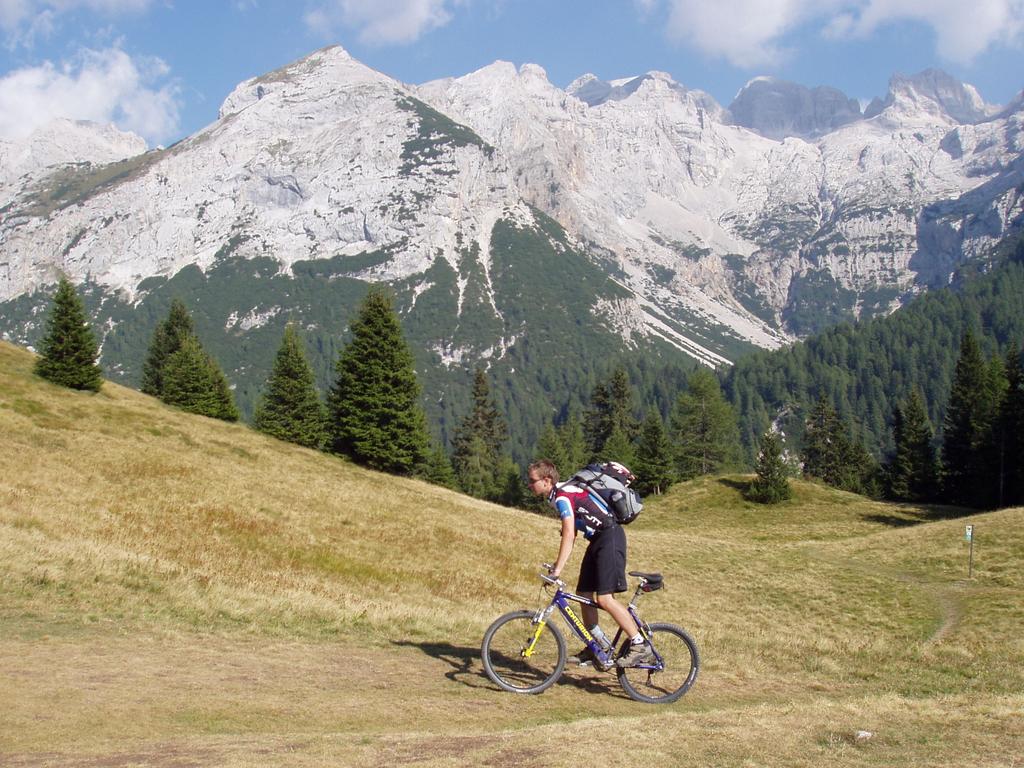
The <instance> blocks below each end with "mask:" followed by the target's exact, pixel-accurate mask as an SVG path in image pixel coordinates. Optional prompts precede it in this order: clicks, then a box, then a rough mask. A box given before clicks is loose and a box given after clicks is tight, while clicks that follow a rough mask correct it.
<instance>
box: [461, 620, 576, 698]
mask: <svg viewBox="0 0 1024 768" xmlns="http://www.w3.org/2000/svg"><path fill="white" fill-rule="evenodd" d="M535 618H536V614H534V613H533V612H531V611H514V612H513V613H506V614H505V615H504V616H502V617H500V618H498V619H497V620H496V621H495V622H494V623H493V624H491V626H490V627H488V628H487V632H486V633H484V642H483V646H482V647H481V649H480V651H481V656H482V658H483V662H484V671H485V672H486V673H487V676H488V677H489V678H490V679H491V680H492V681H494V683H496V684H497V685H498V686H499V687H501V688H503V689H504V690H506V691H510V692H511V693H540V692H541V691H544V690H546V689H547V688H548V687H550V686H551V684H552V683H554V682H555V680H557V679H558V678H559V677H560V676H561V674H562V670H564V669H565V658H566V655H567V654H566V650H565V638H563V637H562V633H561V632H559V631H558V630H557V629H555V628H554V627H553V626H551V623H550V622H545V624H544V625H543V626H541V625H540V624H537V623H536V622H535V621H534V619H535Z"/></svg>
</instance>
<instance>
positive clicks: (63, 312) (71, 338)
mask: <svg viewBox="0 0 1024 768" xmlns="http://www.w3.org/2000/svg"><path fill="white" fill-rule="evenodd" d="M96 356H97V348H96V337H95V336H93V333H92V330H91V329H90V328H89V323H88V319H87V317H86V314H85V307H84V305H83V304H82V300H81V299H80V298H79V296H78V294H77V293H75V289H74V286H72V285H71V282H70V281H69V280H68V279H67V278H66V277H61V279H60V283H59V284H58V286H57V292H56V294H55V295H54V297H53V305H52V308H51V310H50V316H49V319H48V321H47V329H46V335H45V336H44V337H43V340H42V342H41V343H40V352H39V359H38V360H36V364H35V372H36V374H37V375H39V376H41V377H42V378H44V379H46V380H47V381H51V382H53V383H54V384H59V385H61V386H62V387H70V388H71V389H82V390H89V391H91V392H98V391H99V389H100V386H101V385H102V383H103V380H102V378H101V372H100V367H99V365H97V364H96Z"/></svg>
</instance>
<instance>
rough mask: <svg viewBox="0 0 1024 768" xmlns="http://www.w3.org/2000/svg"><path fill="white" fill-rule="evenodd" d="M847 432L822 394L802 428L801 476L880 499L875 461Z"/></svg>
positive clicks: (847, 429) (847, 428)
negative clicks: (802, 466)
mask: <svg viewBox="0 0 1024 768" xmlns="http://www.w3.org/2000/svg"><path fill="white" fill-rule="evenodd" d="M851 432H852V430H851V427H850V424H849V422H847V421H846V420H845V419H841V418H839V415H838V413H837V412H836V410H835V408H834V407H833V406H832V404H831V403H830V402H829V400H828V398H826V397H825V396H824V395H822V396H821V397H820V398H819V399H818V402H817V403H816V404H815V406H814V409H813V410H812V411H811V413H810V415H809V416H808V418H807V421H806V423H805V425H804V449H803V453H802V454H801V460H802V461H803V465H804V468H803V473H804V476H805V477H816V478H818V479H819V480H823V481H825V482H826V483H827V484H828V485H831V486H833V487H835V488H839V489H841V490H844V491H851V492H852V493H861V494H866V495H868V496H872V497H880V496H881V495H882V493H881V491H882V489H881V479H880V477H879V474H880V470H879V466H878V462H877V461H875V458H874V457H873V456H872V455H871V453H870V452H869V451H868V450H867V448H865V446H864V443H863V442H862V441H860V440H857V439H854V438H853V437H852V436H851Z"/></svg>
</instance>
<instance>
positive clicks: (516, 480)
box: [493, 455, 529, 508]
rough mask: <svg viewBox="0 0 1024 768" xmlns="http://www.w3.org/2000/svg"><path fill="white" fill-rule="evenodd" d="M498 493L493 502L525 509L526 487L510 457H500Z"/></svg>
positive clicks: (520, 471) (516, 465)
mask: <svg viewBox="0 0 1024 768" xmlns="http://www.w3.org/2000/svg"><path fill="white" fill-rule="evenodd" d="M497 478H498V492H497V494H496V495H495V496H494V499H493V500H494V501H495V502H496V503H498V504H504V505H505V506H506V507H521V508H523V507H527V506H529V505H528V503H527V502H528V500H527V498H526V486H525V484H524V477H523V472H522V470H521V469H520V468H519V465H518V464H516V463H515V462H514V461H513V460H512V457H510V456H507V455H506V456H502V457H501V460H500V461H499V462H498V471H497Z"/></svg>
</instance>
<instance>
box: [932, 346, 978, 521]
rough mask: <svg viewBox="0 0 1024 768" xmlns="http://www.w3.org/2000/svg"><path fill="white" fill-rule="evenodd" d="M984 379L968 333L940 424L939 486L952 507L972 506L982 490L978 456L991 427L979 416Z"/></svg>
mask: <svg viewBox="0 0 1024 768" xmlns="http://www.w3.org/2000/svg"><path fill="white" fill-rule="evenodd" d="M986 377H987V374H986V371H985V365H984V363H983V361H982V356H981V350H980V349H979V348H978V343H977V341H976V340H975V338H974V334H973V333H972V332H971V331H970V330H968V331H967V332H966V333H965V334H964V335H963V338H962V340H961V342H960V354H959V356H958V358H957V361H956V368H955V370H954V373H953V385H952V388H951V389H950V393H949V402H948V403H947V405H946V417H945V419H944V421H943V437H942V487H943V495H944V500H945V501H947V502H948V503H951V504H962V505H965V506H972V505H975V504H977V503H978V500H979V491H981V490H982V489H980V488H979V487H978V485H977V484H978V480H979V478H981V477H982V475H983V474H984V472H983V467H982V466H981V462H980V456H979V453H980V450H981V447H982V444H983V442H984V440H985V434H986V430H987V429H988V428H989V426H990V425H989V424H986V423H985V421H984V416H983V413H982V411H983V401H984V398H985V388H986Z"/></svg>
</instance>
